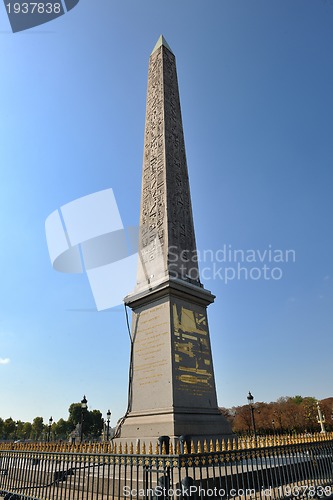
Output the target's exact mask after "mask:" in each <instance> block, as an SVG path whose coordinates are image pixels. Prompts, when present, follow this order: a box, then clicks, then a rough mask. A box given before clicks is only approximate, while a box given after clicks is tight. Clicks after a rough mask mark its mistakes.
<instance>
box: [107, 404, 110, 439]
mask: <svg viewBox="0 0 333 500" xmlns="http://www.w3.org/2000/svg"><path fill="white" fill-rule="evenodd" d="M110 419H111V412H110V410H108V412H107V414H106V422H107V428H106V440H107V441H109V436H110Z"/></svg>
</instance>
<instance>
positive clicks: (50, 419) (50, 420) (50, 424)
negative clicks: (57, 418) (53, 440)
mask: <svg viewBox="0 0 333 500" xmlns="http://www.w3.org/2000/svg"><path fill="white" fill-rule="evenodd" d="M52 422H53V418H52V417H50V418H49V432H48V434H47V441H48V443H49V442H50V437H51V426H52Z"/></svg>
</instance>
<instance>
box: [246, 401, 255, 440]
mask: <svg viewBox="0 0 333 500" xmlns="http://www.w3.org/2000/svg"><path fill="white" fill-rule="evenodd" d="M253 400H254V397H253V396H252V394H251V392H250V391H249V394H248V396H247V401H248V403H249V407H250V411H251V420H252V427H253V435H254V441H255V444H256V446H257V432H256V423H255V420H254V408H253Z"/></svg>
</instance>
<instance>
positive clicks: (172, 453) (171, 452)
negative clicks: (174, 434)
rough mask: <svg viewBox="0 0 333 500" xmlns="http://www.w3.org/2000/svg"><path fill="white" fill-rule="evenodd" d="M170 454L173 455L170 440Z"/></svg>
mask: <svg viewBox="0 0 333 500" xmlns="http://www.w3.org/2000/svg"><path fill="white" fill-rule="evenodd" d="M170 455H173V444H172V441H171V442H170Z"/></svg>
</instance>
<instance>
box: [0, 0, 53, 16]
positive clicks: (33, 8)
mask: <svg viewBox="0 0 333 500" xmlns="http://www.w3.org/2000/svg"><path fill="white" fill-rule="evenodd" d="M6 7H7V11H8V14H61V4H60V3H54V4H52V3H50V2H47V3H44V2H23V3H19V2H9V3H7V4H6Z"/></svg>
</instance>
